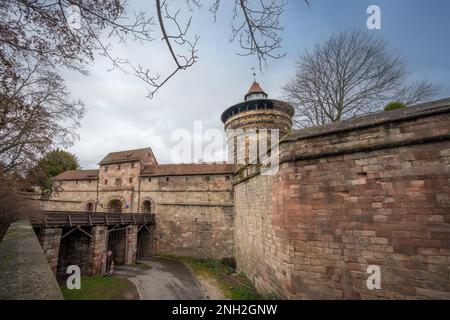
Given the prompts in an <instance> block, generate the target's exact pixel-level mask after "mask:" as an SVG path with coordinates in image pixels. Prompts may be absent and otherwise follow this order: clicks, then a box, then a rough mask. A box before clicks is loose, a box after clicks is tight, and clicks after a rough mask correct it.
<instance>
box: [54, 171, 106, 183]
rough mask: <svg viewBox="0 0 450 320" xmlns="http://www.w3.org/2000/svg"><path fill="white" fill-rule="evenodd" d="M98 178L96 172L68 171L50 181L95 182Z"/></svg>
mask: <svg viewBox="0 0 450 320" xmlns="http://www.w3.org/2000/svg"><path fill="white" fill-rule="evenodd" d="M97 178H98V170H69V171H65V172H63V173H61V174H59V175H57V176H56V177H54V178H53V179H52V180H56V181H58V180H96V179H97Z"/></svg>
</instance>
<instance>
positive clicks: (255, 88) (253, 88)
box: [245, 81, 267, 97]
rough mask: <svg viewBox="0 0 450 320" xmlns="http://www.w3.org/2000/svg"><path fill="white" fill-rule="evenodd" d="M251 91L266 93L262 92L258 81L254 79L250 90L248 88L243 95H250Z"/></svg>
mask: <svg viewBox="0 0 450 320" xmlns="http://www.w3.org/2000/svg"><path fill="white" fill-rule="evenodd" d="M252 93H264V94H265V95H266V96H267V93H265V92H264V90H263V89H262V88H261V86H260V85H259V83H258V82H256V81H255V82H253V83H252V86H251V87H250V90H248V92H247V94H246V95H245V97H247V96H248V95H250V94H252Z"/></svg>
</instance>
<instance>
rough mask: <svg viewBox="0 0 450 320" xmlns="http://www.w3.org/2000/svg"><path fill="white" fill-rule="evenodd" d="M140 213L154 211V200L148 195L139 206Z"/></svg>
mask: <svg viewBox="0 0 450 320" xmlns="http://www.w3.org/2000/svg"><path fill="white" fill-rule="evenodd" d="M139 212H141V213H155V202H154V201H153V199H151V198H149V197H145V198H144V199H143V200H142V202H141V203H140V206H139Z"/></svg>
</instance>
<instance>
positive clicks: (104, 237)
mask: <svg viewBox="0 0 450 320" xmlns="http://www.w3.org/2000/svg"><path fill="white" fill-rule="evenodd" d="M31 224H32V226H33V228H34V230H35V231H36V234H37V236H38V239H39V242H40V243H41V246H42V249H43V250H44V253H45V255H46V256H47V260H48V262H49V264H50V267H51V268H52V270H53V272H54V273H55V274H56V275H57V276H59V277H62V276H63V275H65V274H66V269H67V267H68V266H69V265H78V266H79V267H80V268H81V271H82V274H85V275H96V274H104V273H105V272H107V270H108V268H109V266H110V265H111V262H113V263H114V264H115V265H124V264H125V265H126V264H132V263H135V262H136V259H137V258H139V257H146V256H149V255H151V253H152V252H153V248H154V230H155V216H154V214H143V213H125V214H123V213H94V212H67V211H41V212H38V213H37V214H35V215H34V216H33V217H32V218H31Z"/></svg>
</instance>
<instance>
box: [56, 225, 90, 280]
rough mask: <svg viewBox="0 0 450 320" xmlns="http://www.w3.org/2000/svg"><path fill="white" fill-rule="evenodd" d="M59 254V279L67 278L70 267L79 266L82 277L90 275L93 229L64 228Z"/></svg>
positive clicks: (57, 273)
mask: <svg viewBox="0 0 450 320" xmlns="http://www.w3.org/2000/svg"><path fill="white" fill-rule="evenodd" d="M61 234H62V235H61V242H60V246H59V253H58V265H57V272H56V275H57V278H59V279H61V278H64V277H67V274H66V270H67V267H68V266H70V265H77V266H79V267H80V269H81V274H82V275H88V274H89V268H90V254H91V251H90V248H91V238H92V235H91V228H89V227H86V228H84V229H83V228H63V229H62V233H61Z"/></svg>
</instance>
